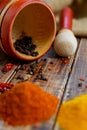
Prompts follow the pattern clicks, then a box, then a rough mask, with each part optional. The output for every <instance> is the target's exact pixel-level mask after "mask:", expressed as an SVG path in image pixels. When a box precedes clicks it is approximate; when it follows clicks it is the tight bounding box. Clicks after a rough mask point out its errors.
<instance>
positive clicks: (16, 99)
mask: <svg viewBox="0 0 87 130" xmlns="http://www.w3.org/2000/svg"><path fill="white" fill-rule="evenodd" d="M57 105H58V98H57V97H56V96H53V95H51V94H49V93H47V92H45V91H44V90H43V89H42V88H41V87H40V86H38V85H36V84H34V83H31V82H21V83H18V84H16V85H15V86H14V87H13V88H12V89H11V90H9V91H6V92H4V93H3V94H1V95H0V119H2V120H4V121H5V122H6V123H7V124H10V125H12V126H20V125H24V126H25V125H31V124H34V123H37V122H43V121H46V120H48V119H50V118H51V116H52V115H53V114H54V112H55V111H56V108H57Z"/></svg>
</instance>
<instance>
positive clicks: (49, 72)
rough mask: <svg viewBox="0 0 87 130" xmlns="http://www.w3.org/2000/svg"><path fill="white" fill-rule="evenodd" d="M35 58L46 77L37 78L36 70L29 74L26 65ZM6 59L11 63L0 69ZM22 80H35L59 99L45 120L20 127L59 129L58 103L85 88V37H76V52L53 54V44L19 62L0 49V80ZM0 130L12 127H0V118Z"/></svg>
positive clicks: (11, 81) (86, 41)
mask: <svg viewBox="0 0 87 130" xmlns="http://www.w3.org/2000/svg"><path fill="white" fill-rule="evenodd" d="M35 62H37V68H38V73H39V70H40V69H42V70H43V75H44V77H45V78H46V80H40V79H37V78H36V77H37V75H38V73H35V74H34V75H33V76H32V75H31V74H29V68H30V66H31V65H33V64H34V63H35ZM7 63H13V64H14V66H13V67H12V69H11V70H10V71H8V72H5V73H4V72H3V71H2V70H3V67H4V66H5V65H6V64H7ZM20 75H21V78H20V79H19V78H18V77H20ZM24 80H28V81H32V82H35V83H36V84H39V85H40V86H41V87H42V88H43V89H44V90H46V91H47V92H49V93H51V94H53V95H56V96H57V97H58V98H59V100H60V102H59V104H58V108H57V110H56V113H55V114H54V116H53V117H52V118H51V119H50V120H49V121H47V122H44V123H40V124H38V125H34V126H29V127H27V128H23V130H25V129H26V130H59V129H58V125H56V117H57V115H58V111H59V108H60V106H61V103H62V102H65V101H67V100H70V99H72V98H74V97H75V96H78V95H80V94H83V93H86V92H87V38H78V49H77V51H76V54H75V56H73V57H71V58H69V59H67V58H63V57H59V56H57V55H56V54H55V52H54V50H53V48H51V49H50V50H49V52H48V53H47V54H46V55H45V56H43V57H41V58H40V59H38V60H37V61H33V62H19V61H16V60H14V59H13V58H9V57H8V56H7V55H5V54H4V53H3V52H2V51H0V82H5V83H12V84H16V83H18V82H21V81H24ZM16 129H17V128H16ZM0 130H15V129H14V128H12V127H9V128H8V129H7V126H6V127H4V126H3V125H2V122H0ZM18 130H22V128H18Z"/></svg>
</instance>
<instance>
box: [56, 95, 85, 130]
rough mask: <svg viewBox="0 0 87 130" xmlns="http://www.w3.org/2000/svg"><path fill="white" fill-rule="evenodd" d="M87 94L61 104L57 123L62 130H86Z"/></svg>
mask: <svg viewBox="0 0 87 130" xmlns="http://www.w3.org/2000/svg"><path fill="white" fill-rule="evenodd" d="M86 113H87V94H84V95H80V96H78V97H76V98H74V99H72V100H70V101H67V102H65V103H63V104H62V106H61V108H60V111H59V115H58V119H57V122H58V124H59V125H60V126H61V127H62V128H63V129H64V130H87V115H86Z"/></svg>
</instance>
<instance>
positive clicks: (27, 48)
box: [14, 36, 39, 56]
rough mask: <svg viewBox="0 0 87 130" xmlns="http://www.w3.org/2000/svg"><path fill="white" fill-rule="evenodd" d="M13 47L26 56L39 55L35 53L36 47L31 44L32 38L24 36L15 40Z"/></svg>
mask: <svg viewBox="0 0 87 130" xmlns="http://www.w3.org/2000/svg"><path fill="white" fill-rule="evenodd" d="M14 47H15V49H16V50H17V51H19V52H21V53H23V54H26V55H30V56H37V55H38V54H39V53H38V52H37V51H35V49H36V45H35V44H34V43H33V41H32V37H28V36H24V37H23V38H20V39H17V40H16V41H15V43H14Z"/></svg>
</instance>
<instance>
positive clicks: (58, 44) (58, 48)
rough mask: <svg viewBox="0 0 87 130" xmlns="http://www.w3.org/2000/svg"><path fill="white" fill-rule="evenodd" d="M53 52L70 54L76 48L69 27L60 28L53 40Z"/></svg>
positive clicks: (75, 41)
mask: <svg viewBox="0 0 87 130" xmlns="http://www.w3.org/2000/svg"><path fill="white" fill-rule="evenodd" d="M54 49H55V52H56V53H57V54H58V55H60V56H64V57H68V56H72V55H74V54H75V52H76V49H77V39H76V38H75V36H74V34H73V32H72V31H71V30H69V29H62V30H60V32H59V33H58V35H57V36H56V39H55V42H54Z"/></svg>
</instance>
